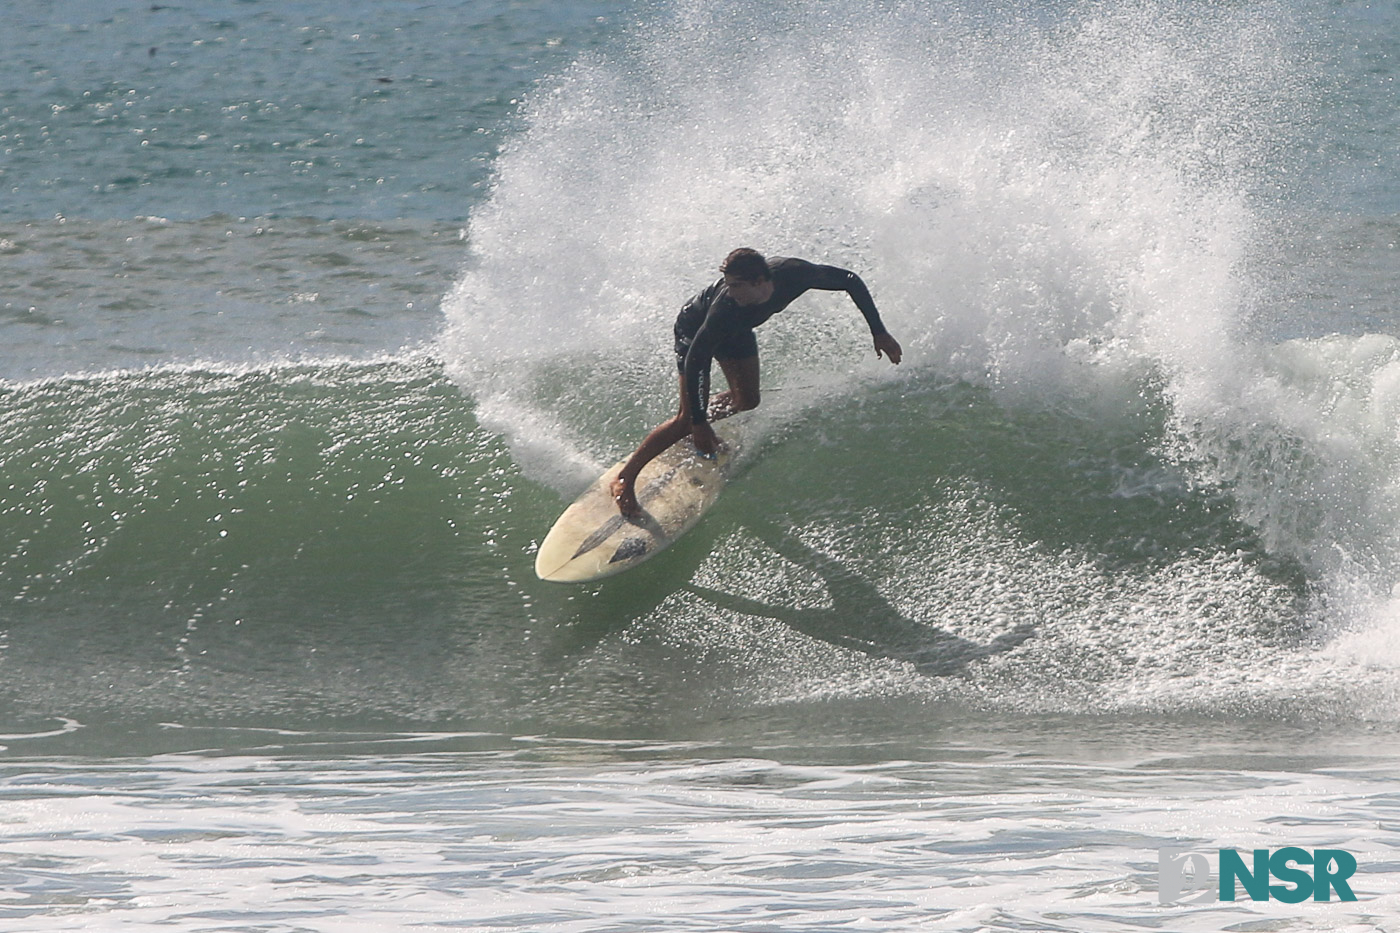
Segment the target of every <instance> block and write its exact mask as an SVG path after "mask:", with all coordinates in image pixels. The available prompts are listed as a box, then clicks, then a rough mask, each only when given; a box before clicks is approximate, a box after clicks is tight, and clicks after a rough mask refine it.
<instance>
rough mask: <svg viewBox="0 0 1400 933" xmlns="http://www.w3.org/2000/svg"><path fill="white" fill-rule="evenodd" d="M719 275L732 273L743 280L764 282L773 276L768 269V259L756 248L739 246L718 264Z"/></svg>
mask: <svg viewBox="0 0 1400 933" xmlns="http://www.w3.org/2000/svg"><path fill="white" fill-rule="evenodd" d="M719 271H720V274H721V275H732V276H734V278H736V279H740V280H741V281H744V282H764V281H767V280H768V279H770V278H772V277H773V274H772V273H771V272H769V271H768V260H766V259H764V258H763V254H762V253H760V252H759V251H758V250H756V249H749V248H748V247H747V246H741V247H739V248H738V249H736V250H735V251H734V252H732V253H730V254H729V255H728V256H725V257H724V262H722V263H720V264H719Z"/></svg>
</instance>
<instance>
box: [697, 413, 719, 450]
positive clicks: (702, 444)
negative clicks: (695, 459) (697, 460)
mask: <svg viewBox="0 0 1400 933" xmlns="http://www.w3.org/2000/svg"><path fill="white" fill-rule="evenodd" d="M690 439H691V441H692V442H693V443H694V444H695V449H696V450H698V451H699V452H700V455H701V456H702V457H713V456H714V455H715V451H717V450H719V438H718V437H715V429H714V428H712V427H710V423H709V422H708V421H702V422H700V423H699V424H697V425H695V426H694V427H693V428H691V429H690Z"/></svg>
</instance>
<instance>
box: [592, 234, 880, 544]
mask: <svg viewBox="0 0 1400 933" xmlns="http://www.w3.org/2000/svg"><path fill="white" fill-rule="evenodd" d="M719 271H720V273H721V275H722V277H721V278H720V279H719V281H717V282H715V283H714V284H713V285H711V286H710V287H709V288H706V289H705V290H704V291H702V292H700V294H698V295H696V296H695V297H694V298H691V299H690V300H689V301H687V302H686V303H685V306H684V307H683V308H681V313H680V314H679V315H678V316H677V317H676V326H675V333H676V365H677V368H678V369H679V370H680V391H681V401H680V412H679V413H677V415H676V416H675V417H674V418H672V419H670V420H669V421H667V422H665V423H664V424H661V425H659V426H658V427H657V428H656V429H655V430H653V431H652V432H651V433H650V434H648V435H647V436H646V439H645V440H643V441H642V443H641V446H639V447H638V448H637V450H636V452H635V453H633V454H632V456H631V457H629V458H628V460H627V462H626V463H625V464H624V465H623V467H622V472H620V473H619V474H618V476H617V479H615V480H613V484H612V495H613V499H614V500H615V501H616V502H617V505H618V508H619V509H620V510H621V512H622V514H623V515H625V516H627V517H629V518H635V517H637V516H638V515H640V514H641V511H642V507H641V505H640V504H639V503H638V502H637V492H636V484H637V474H639V473H641V471H642V467H644V466H646V465H647V464H648V463H650V462H651V461H652V460H653V459H655V458H656V456H657V455H658V454H660V453H661V452H662V451H664V450H665V449H666V448H668V447H670V446H671V445H672V444H674V443H676V442H677V441H679V440H681V439H682V438H684V437H686V436H689V437H690V438H691V440H692V442H693V443H694V444H695V449H696V450H698V451H699V452H700V453H701V454H702V455H703V456H710V457H712V456H714V454H715V450H716V448H717V447H718V446H719V439H718V438H716V437H715V432H714V429H713V428H711V427H710V421H711V420H719V419H720V418H724V417H727V416H729V415H732V414H734V413H736V412H740V411H748V410H749V409H751V408H757V407H758V402H759V378H758V341H757V340H755V339H754V334H753V329H754V328H755V327H758V326H759V325H760V324H762V323H764V322H765V321H767V320H768V319H769V318H770V317H772V316H773V315H775V314H777V313H778V312H779V311H781V310H783V309H784V308H786V307H787V306H788V305H790V304H792V302H793V301H795V300H796V299H797V298H798V296H800V295H801V294H802V293H803V292H805V291H807V290H808V289H812V288H816V289H822V290H824V291H835V292H842V291H843V292H845V293H846V294H848V295H850V296H851V300H852V301H853V302H855V305H856V307H857V308H859V309H860V313H861V314H862V315H864V317H865V323H866V324H868V325H869V326H870V335H871V337H872V338H874V341H875V355H876V356H877V357H880V356H888V357H889V359H890V362H891V363H896V364H897V363H899V360H900V357H901V356H903V351H902V350H901V349H900V347H899V343H898V342H897V341H896V340H895V339H894V338H893V337H891V336H890V334H889V331H887V330H885V325H884V324H882V323H881V322H880V313H879V312H878V311H877V310H875V301H874V299H873V298H871V297H870V290H869V289H868V288H866V287H865V283H864V282H862V281H861V279H860V276H858V275H856V274H855V273H854V272H850V271H847V270H846V269H838V268H837V267H836V266H823V265H817V264H815V263H810V262H807V261H805V260H802V259H787V258H782V257H774V258H772V259H765V258H764V257H763V255H762V254H760V253H759V252H758V251H757V250H752V249H748V248H746V247H745V248H740V249H736V250H734V251H733V252H732V253H730V254H729V255H728V256H726V257H725V259H724V262H723V263H721V264H720V267H719ZM712 360H719V365H720V369H722V370H723V371H724V378H725V379H726V380H727V381H728V383H729V391H727V392H724V393H721V394H720V395H717V396H715V398H714V400H713V402H710V401H709V394H710V363H711V361H712ZM707 403H708V404H707Z"/></svg>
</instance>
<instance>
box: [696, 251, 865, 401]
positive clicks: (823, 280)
mask: <svg viewBox="0 0 1400 933" xmlns="http://www.w3.org/2000/svg"><path fill="white" fill-rule="evenodd" d="M768 270H769V272H770V273H771V274H772V276H773V297H771V298H769V299H768V300H767V301H765V302H763V303H762V304H757V305H748V306H744V305H741V304H739V303H738V302H737V301H735V300H734V299H733V298H731V297H729V289H728V288H726V287H725V284H724V279H723V278H721V279H720V280H719V281H718V282H716V283H715V284H713V285H711V286H710V287H709V288H707V289H705V290H704V291H703V292H701V293H700V294H698V295H696V296H695V297H694V298H692V299H690V300H689V301H687V302H686V303H685V307H683V308H682V309H681V313H680V314H679V315H678V316H677V317H676V364H677V366H678V367H679V368H680V371H681V372H682V373H683V374H684V375H685V391H686V395H687V396H688V397H689V399H690V416H691V420H692V421H693V422H694V423H695V424H700V423H702V422H704V421H705V420H707V419H706V411H705V408H706V406H707V405H708V404H709V400H708V396H709V381H710V361H711V360H714V359H721V360H738V359H744V358H746V357H750V356H757V355H758V341H757V340H755V339H754V335H753V329H754V328H755V327H757V326H759V325H760V324H762V323H763V322H764V321H767V320H768V319H769V318H770V317H772V316H773V315H775V314H777V313H778V312H779V311H781V310H783V309H784V308H786V307H787V306H788V305H790V304H792V303H793V302H794V301H796V300H797V298H798V296H800V295H801V294H802V293H803V292H805V291H807V290H808V289H809V288H817V289H821V290H823V291H831V292H845V293H846V294H848V295H850V296H851V300H852V301H854V302H855V303H856V307H857V308H859V309H860V313H861V314H863V315H864V316H865V323H867V324H869V325H870V334H871V336H876V337H878V336H879V335H880V334H883V333H886V331H885V325H884V324H882V323H881V322H880V312H879V311H877V310H875V300H874V299H873V298H871V297H870V290H869V289H868V288H866V287H865V283H864V282H862V281H861V280H860V276H858V275H856V274H855V273H854V272H849V271H847V270H845V269H838V268H837V267H835V266H819V265H816V264H814V263H810V262H807V261H806V260H803V259H785V258H782V257H773V258H771V259H769V260H768Z"/></svg>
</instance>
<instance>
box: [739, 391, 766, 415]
mask: <svg viewBox="0 0 1400 933" xmlns="http://www.w3.org/2000/svg"><path fill="white" fill-rule="evenodd" d="M762 400H763V396H762V394H761V393H760V392H759V391H758V387H757V386H754V387H753V388H752V389H742V390H740V391H738V392H735V393H734V395H733V401H732V405H733V407H734V410H735V411H752V410H753V409H755V408H757V407H758V403H759V402H761V401H762Z"/></svg>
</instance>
